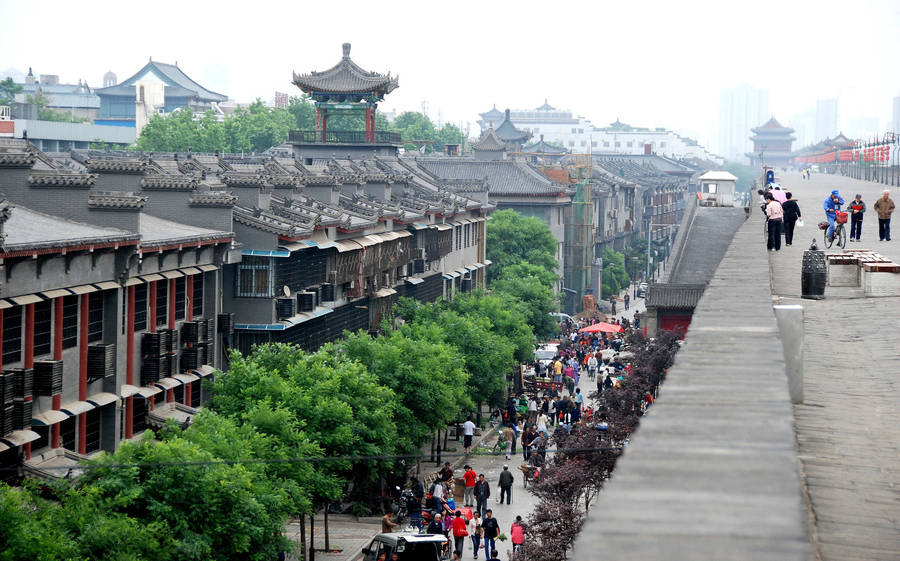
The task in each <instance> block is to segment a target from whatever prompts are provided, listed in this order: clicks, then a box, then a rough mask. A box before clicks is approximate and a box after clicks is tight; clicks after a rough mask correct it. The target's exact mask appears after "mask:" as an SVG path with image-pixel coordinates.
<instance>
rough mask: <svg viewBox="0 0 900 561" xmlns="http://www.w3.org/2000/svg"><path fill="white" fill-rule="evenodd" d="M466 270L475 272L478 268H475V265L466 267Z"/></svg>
mask: <svg viewBox="0 0 900 561" xmlns="http://www.w3.org/2000/svg"><path fill="white" fill-rule="evenodd" d="M466 269H468V270H470V271H472V272H475V271H477V270H478V267H476V266H475V265H466Z"/></svg>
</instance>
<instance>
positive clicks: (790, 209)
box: [781, 192, 803, 245]
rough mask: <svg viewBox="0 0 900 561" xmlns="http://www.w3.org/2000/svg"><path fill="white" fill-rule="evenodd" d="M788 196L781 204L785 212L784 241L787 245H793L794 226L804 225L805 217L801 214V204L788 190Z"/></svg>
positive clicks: (786, 194)
mask: <svg viewBox="0 0 900 561" xmlns="http://www.w3.org/2000/svg"><path fill="white" fill-rule="evenodd" d="M784 195H785V196H786V197H787V200H786V201H785V202H784V203H782V204H781V208H782V211H783V212H784V243H785V245H791V243H793V241H794V226H795V225H797V226H800V227H801V228H802V227H803V218H802V217H801V216H800V206H799V205H798V204H797V199H795V198H793V196H791V193H790V192H786V193H785V194H784Z"/></svg>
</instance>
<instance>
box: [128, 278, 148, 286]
mask: <svg viewBox="0 0 900 561" xmlns="http://www.w3.org/2000/svg"><path fill="white" fill-rule="evenodd" d="M143 282H144V281H142V280H141V279H139V278H137V277H131V278H130V279H128V280H126V281H125V286H134V285H136V284H143Z"/></svg>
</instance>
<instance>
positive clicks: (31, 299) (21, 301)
mask: <svg viewBox="0 0 900 561" xmlns="http://www.w3.org/2000/svg"><path fill="white" fill-rule="evenodd" d="M10 300H12V301H13V302H15V303H16V304H18V305H19V306H25V305H28V304H37V303H38V302H43V300H42V299H41V297H40V296H38V295H37V294H26V295H24V296H13V297H12V298H10Z"/></svg>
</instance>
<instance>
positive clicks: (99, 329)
mask: <svg viewBox="0 0 900 561" xmlns="http://www.w3.org/2000/svg"><path fill="white" fill-rule="evenodd" d="M102 340H103V292H91V294H90V297H89V298H88V343H93V342H95V341H102Z"/></svg>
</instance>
